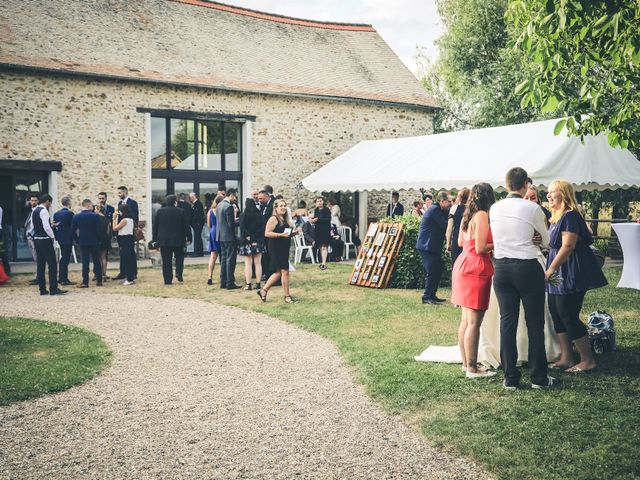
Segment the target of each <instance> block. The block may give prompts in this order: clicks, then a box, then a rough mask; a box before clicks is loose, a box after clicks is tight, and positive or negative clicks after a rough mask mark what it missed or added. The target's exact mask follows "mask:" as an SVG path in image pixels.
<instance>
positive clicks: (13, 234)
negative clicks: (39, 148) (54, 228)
mask: <svg viewBox="0 0 640 480" xmlns="http://www.w3.org/2000/svg"><path fill="white" fill-rule="evenodd" d="M60 169H61V165H60V162H44V161H26V160H25V161H18V160H0V206H1V207H2V212H3V215H2V239H3V242H4V250H5V255H6V256H7V258H8V259H9V261H10V262H21V261H32V260H33V257H32V256H31V249H30V248H29V244H28V242H27V234H26V231H25V222H26V220H27V217H28V215H29V214H30V213H31V208H30V207H29V204H28V198H27V196H28V195H29V193H35V194H37V195H38V196H40V195H41V194H43V193H48V192H49V174H50V172H51V171H60Z"/></svg>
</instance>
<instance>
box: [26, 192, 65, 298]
mask: <svg viewBox="0 0 640 480" xmlns="http://www.w3.org/2000/svg"><path fill="white" fill-rule="evenodd" d="M52 201H53V199H52V198H51V195H49V194H47V193H45V194H44V195H42V196H41V197H40V205H38V206H37V207H36V208H34V209H33V211H32V212H31V228H32V237H33V243H34V245H35V249H36V258H37V262H38V266H37V273H36V275H37V277H38V286H39V287H40V295H61V294H63V293H67V291H66V290H60V288H58V263H57V262H56V253H55V251H54V249H53V240H54V238H55V234H54V233H53V229H52V228H51V223H50V222H51V218H50V217H49V209H50V208H51V202H52ZM45 267H48V268H49V289H50V291H47V282H46V280H45V277H44V271H45Z"/></svg>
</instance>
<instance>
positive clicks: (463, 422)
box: [106, 265, 640, 480]
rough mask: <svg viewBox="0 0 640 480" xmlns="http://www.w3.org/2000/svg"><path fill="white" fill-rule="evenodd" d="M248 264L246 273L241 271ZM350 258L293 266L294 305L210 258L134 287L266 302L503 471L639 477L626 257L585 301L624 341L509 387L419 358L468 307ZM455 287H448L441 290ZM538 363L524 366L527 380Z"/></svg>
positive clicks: (636, 312) (378, 389) (639, 331)
mask: <svg viewBox="0 0 640 480" xmlns="http://www.w3.org/2000/svg"><path fill="white" fill-rule="evenodd" d="M240 268H241V266H239V268H238V272H237V278H238V279H240V278H242V276H241V275H240ZM351 268H352V267H351V266H350V265H331V267H330V269H329V270H328V271H327V272H320V271H319V270H318V268H317V267H312V266H302V267H300V268H299V270H298V272H295V273H293V274H292V279H293V288H292V293H293V294H294V295H295V296H297V297H298V298H299V299H300V303H298V304H296V305H286V304H284V303H283V302H282V290H281V289H280V288H274V289H273V290H272V291H271V292H270V294H269V299H268V301H267V303H262V302H260V300H259V298H258V297H257V295H256V294H255V293H254V292H243V291H231V292H229V291H225V290H220V289H218V288H217V285H214V286H213V287H207V286H206V285H205V278H206V273H205V270H204V269H203V268H202V267H191V268H188V269H187V270H186V271H185V283H184V284H177V285H173V286H171V287H165V286H164V285H162V275H161V272H160V271H159V270H151V269H141V270H140V274H139V282H138V284H137V285H136V286H135V287H123V286H120V285H111V286H109V287H107V288H106V290H108V291H112V292H119V293H126V294H130V295H150V296H159V297H179V298H192V299H201V300H205V301H210V302H217V303H222V304H225V305H232V306H236V307H240V308H243V309H248V310H253V311H258V312H262V313H265V314H268V315H271V316H273V317H276V318H279V319H282V320H284V321H287V322H290V323H293V324H296V325H298V326H300V327H302V328H304V329H307V330H309V331H313V332H317V333H318V334H320V335H322V336H324V337H327V338H329V339H331V340H332V341H333V342H334V343H335V344H336V345H337V347H338V349H339V350H340V352H341V353H342V355H343V357H344V358H345V361H346V362H347V363H348V364H349V365H351V366H352V367H353V368H354V371H355V374H356V377H357V379H358V381H359V382H361V383H362V384H363V385H364V387H365V388H366V391H367V392H368V394H369V395H370V396H372V397H373V398H374V399H375V400H376V401H378V402H379V403H380V404H381V405H382V406H383V408H385V409H386V410H387V411H388V412H390V413H392V414H399V415H402V416H403V418H404V419H405V420H406V421H407V422H409V423H410V424H412V425H414V426H415V427H416V428H417V429H419V430H420V431H422V432H423V434H424V435H425V436H426V437H427V438H428V439H429V440H430V441H432V442H433V443H434V444H436V445H438V446H440V447H442V448H443V449H446V450H448V451H452V452H454V453H456V454H459V455H461V456H466V457H469V458H472V459H474V460H476V461H477V462H479V463H480V464H482V465H483V467H484V468H485V469H486V470H488V471H489V472H492V473H493V474H495V475H496V476H497V477H498V478H503V479H515V478H518V479H534V478H535V479H538V478H544V479H555V478H557V479H563V478H573V479H587V478H588V479H607V480H608V479H613V478H615V479H631V478H638V472H640V461H639V457H638V454H637V452H638V448H639V447H640V441H639V440H640V429H638V424H639V423H640V422H639V419H640V379H639V375H638V374H639V373H640V324H639V322H638V320H639V319H640V292H637V291H632V290H628V289H616V288H615V285H616V283H617V281H618V278H619V276H620V269H619V268H608V269H606V272H605V273H606V274H607V276H608V278H609V282H610V285H609V286H608V287H605V288H602V289H599V290H596V291H592V292H589V293H588V294H587V297H586V301H585V307H584V309H583V312H590V311H593V310H596V309H601V310H602V309H604V310H607V311H608V312H609V313H611V314H612V315H613V317H614V318H615V321H616V328H617V332H618V346H619V350H618V351H617V352H616V353H613V354H605V355H603V356H601V357H599V358H598V361H599V366H598V371H597V372H596V373H594V374H590V375H585V376H570V375H568V374H560V377H561V378H562V380H564V386H563V387H562V388H561V389H559V390H551V391H536V390H531V389H523V390H520V391H517V392H506V391H504V389H503V388H502V387H501V376H500V375H498V376H497V377H494V378H492V379H489V380H487V381H478V382H471V381H468V380H465V379H464V378H463V377H462V374H461V372H460V369H459V366H456V365H443V364H425V363H418V362H415V361H414V360H413V357H414V356H415V355H417V354H419V353H420V352H421V351H422V350H423V349H424V348H426V347H427V346H429V345H453V344H455V342H456V332H457V325H458V321H459V310H456V309H455V308H453V307H452V306H450V305H444V306H423V305H422V304H421V303H420V294H419V292H417V291H415V290H373V289H366V288H359V287H352V286H348V285H347V279H348V277H349V273H350V271H351ZM449 293H450V292H449V291H448V290H446V289H442V290H440V291H439V294H440V296H443V297H447V296H448V295H449ZM527 379H528V375H527V374H525V376H524V377H523V382H526V381H527Z"/></svg>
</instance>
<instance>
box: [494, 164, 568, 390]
mask: <svg viewBox="0 0 640 480" xmlns="http://www.w3.org/2000/svg"><path fill="white" fill-rule="evenodd" d="M527 178H528V175H527V172H526V171H525V170H524V169H522V168H520V167H515V168H512V169H511V170H509V171H508V172H507V178H506V187H507V190H508V191H509V195H508V196H507V198H505V199H504V200H501V201H499V202H497V203H495V204H494V205H493V206H492V207H491V210H490V212H489V218H490V219H491V233H492V235H493V242H494V258H495V273H494V276H493V288H494V290H495V292H496V297H497V298H498V305H499V306H500V361H501V363H502V368H503V370H504V386H505V388H507V389H509V390H515V389H516V388H518V387H519V386H520V376H521V373H520V370H518V368H517V367H516V362H517V360H518V348H517V345H516V331H517V329H518V315H519V313H520V302H521V301H522V305H523V307H524V314H525V320H526V324H527V332H528V335H529V365H530V367H531V381H532V385H531V386H532V388H545V387H550V386H551V385H553V383H554V380H555V379H553V378H552V377H549V376H548V374H547V355H546V351H545V346H544V303H545V283H544V271H543V269H542V267H541V266H540V263H538V260H537V255H538V247H537V246H536V245H535V244H534V237H536V243H541V245H542V246H543V247H548V246H549V233H548V232H547V226H546V223H545V216H544V213H543V212H542V209H541V208H540V206H539V205H538V204H536V203H534V202H529V201H527V200H524V198H523V197H524V195H525V194H526V193H527V187H528V183H527Z"/></svg>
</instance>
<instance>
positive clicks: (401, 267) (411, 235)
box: [380, 214, 451, 289]
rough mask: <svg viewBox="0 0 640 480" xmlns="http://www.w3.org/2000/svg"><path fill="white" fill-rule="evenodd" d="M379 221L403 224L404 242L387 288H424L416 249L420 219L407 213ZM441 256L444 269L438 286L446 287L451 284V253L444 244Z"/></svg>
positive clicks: (420, 261) (419, 257) (418, 254)
mask: <svg viewBox="0 0 640 480" xmlns="http://www.w3.org/2000/svg"><path fill="white" fill-rule="evenodd" d="M380 223H402V224H403V225H404V233H405V237H404V244H403V245H402V248H401V249H400V254H399V255H398V261H397V262H396V267H395V269H394V271H393V275H392V276H391V280H390V281H389V288H407V289H413V288H424V268H423V267H422V257H421V256H420V252H418V250H416V240H417V239H418V231H419V230H420V219H419V218H416V217H413V216H411V215H409V214H408V215H403V216H402V217H395V218H393V219H392V218H383V219H381V220H380ZM442 258H443V259H444V271H443V273H442V279H441V280H440V286H441V287H448V286H450V285H451V255H450V254H449V252H447V250H446V247H445V246H444V245H443V247H442Z"/></svg>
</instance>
